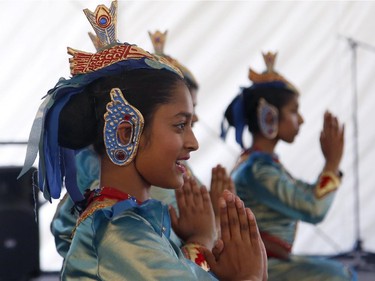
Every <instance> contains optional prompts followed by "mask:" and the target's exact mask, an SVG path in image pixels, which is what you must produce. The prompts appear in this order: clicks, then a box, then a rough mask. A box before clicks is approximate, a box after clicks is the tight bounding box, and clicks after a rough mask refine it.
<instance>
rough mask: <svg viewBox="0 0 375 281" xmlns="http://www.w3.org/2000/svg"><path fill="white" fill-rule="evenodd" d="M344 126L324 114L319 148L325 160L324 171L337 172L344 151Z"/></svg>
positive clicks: (331, 116)
mask: <svg viewBox="0 0 375 281" xmlns="http://www.w3.org/2000/svg"><path fill="white" fill-rule="evenodd" d="M344 129H345V128H344V125H340V124H339V121H338V119H337V117H336V116H334V115H333V114H331V113H330V112H328V111H326V112H325V113H324V122H323V130H322V132H321V134H320V146H321V149H322V152H323V156H324V158H325V160H326V164H325V167H324V170H326V171H331V172H334V173H337V172H338V169H339V165H340V162H341V158H342V154H343V151H344V131H345V130H344Z"/></svg>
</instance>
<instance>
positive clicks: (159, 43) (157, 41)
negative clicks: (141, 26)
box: [148, 30, 198, 88]
mask: <svg viewBox="0 0 375 281" xmlns="http://www.w3.org/2000/svg"><path fill="white" fill-rule="evenodd" d="M167 34H168V30H166V31H164V32H163V33H162V32H160V31H159V30H156V31H155V32H154V33H152V32H150V31H149V32H148V35H149V36H150V39H151V42H152V45H153V47H154V50H155V54H156V55H159V56H162V57H164V58H165V59H167V60H168V61H169V63H171V64H172V65H174V66H175V67H177V68H178V69H179V70H180V71H181V72H182V74H183V76H184V78H185V80H187V81H188V83H190V84H191V85H193V87H195V88H198V82H197V80H196V79H195V77H194V75H193V73H192V72H191V71H190V70H189V69H188V68H187V67H186V66H184V65H183V64H181V63H180V62H179V61H178V60H176V59H174V58H172V57H171V56H169V55H167V54H165V53H164V46H165V42H166V40H167Z"/></svg>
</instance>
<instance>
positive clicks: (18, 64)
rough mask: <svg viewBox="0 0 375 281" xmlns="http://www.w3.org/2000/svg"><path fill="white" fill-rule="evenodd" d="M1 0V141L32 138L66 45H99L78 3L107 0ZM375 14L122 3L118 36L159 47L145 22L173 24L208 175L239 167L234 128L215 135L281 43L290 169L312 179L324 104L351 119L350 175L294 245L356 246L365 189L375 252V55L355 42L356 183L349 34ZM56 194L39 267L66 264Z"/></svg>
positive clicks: (357, 8) (45, 219) (367, 10)
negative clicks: (291, 87) (294, 125)
mask: <svg viewBox="0 0 375 281" xmlns="http://www.w3.org/2000/svg"><path fill="white" fill-rule="evenodd" d="M0 3H1V6H2V7H1V9H2V22H3V24H2V27H1V28H0V37H1V38H2V43H1V52H0V56H1V67H0V72H1V75H0V77H1V78H0V79H1V82H0V112H1V118H0V132H1V134H0V141H2V142H5V141H25V140H27V138H28V134H29V130H30V128H31V124H32V121H33V118H34V116H35V113H36V111H37V108H38V106H39V104H40V98H41V97H42V96H44V95H45V94H46V92H47V91H48V90H49V89H50V88H52V87H53V86H54V84H55V83H56V82H57V80H58V78H59V77H61V76H63V77H69V65H68V58H69V56H68V54H67V53H66V47H67V46H70V47H73V48H76V49H79V50H85V51H89V52H94V47H93V46H92V44H91V42H90V40H89V37H88V36H87V32H88V31H91V30H92V28H91V26H90V24H89V22H88V21H87V20H86V18H85V16H84V14H83V12H82V10H83V9H84V8H89V9H90V10H92V11H93V10H94V9H95V7H96V5H97V4H102V3H103V4H105V5H107V6H109V5H110V1H109V0H104V1H98V0H95V1H57V0H56V1H52V0H51V1H25V0H18V1H13V0H12V1H11V0H9V1H0ZM374 14H375V3H372V2H341V1H338V2H324V1H319V2H311V1H310V2H293V1H292V2H290V1H288V2H267V1H259V2H258V1H254V2H253V1H249V2H244V1H241V2H237V1H178V2H177V1H120V2H119V16H118V23H119V24H118V26H119V27H118V34H119V39H120V41H127V42H131V43H135V44H137V45H139V46H142V47H143V48H145V49H146V50H149V51H153V50H152V45H151V42H150V40H149V37H148V34H147V31H155V30H157V29H159V30H161V31H164V30H166V29H168V31H169V32H168V38H167V44H166V48H165V52H166V53H168V54H171V55H172V56H174V57H175V58H177V59H179V60H180V61H181V62H183V63H184V64H185V65H186V66H188V67H189V68H190V69H191V70H192V71H193V73H194V74H195V76H196V77H197V79H198V80H199V82H200V91H199V99H198V102H199V105H198V107H197V112H198V114H199V116H200V122H198V124H197V126H196V128H195V132H196V135H197V138H198V140H199V142H200V150H199V151H198V152H195V153H193V155H192V159H191V164H192V167H193V170H194V172H195V173H196V174H197V176H198V177H199V178H200V179H201V180H202V181H203V182H204V183H205V184H209V181H210V172H211V168H212V167H213V166H214V165H216V164H218V163H221V164H222V165H224V166H225V167H227V168H228V169H231V168H232V166H233V164H234V162H235V159H236V155H238V153H239V152H240V150H239V148H238V147H237V145H236V144H235V143H234V141H233V139H234V134H233V132H230V134H229V136H228V137H229V138H228V140H227V142H225V143H224V142H223V141H221V140H220V139H219V137H218V135H219V133H220V122H221V118H222V114H223V112H224V110H225V108H226V106H227V104H228V103H229V102H230V101H231V99H232V98H233V97H234V96H235V95H236V94H237V93H238V91H239V87H240V86H248V85H249V84H250V82H249V81H248V78H247V74H248V69H249V66H251V67H253V68H254V69H255V70H257V71H262V70H263V69H264V64H263V61H262V57H261V52H262V51H278V58H277V63H276V69H277V70H278V71H279V72H281V73H282V74H283V75H285V76H286V77H287V78H288V79H290V80H291V81H292V82H293V83H294V84H295V85H297V87H298V88H299V89H300V91H301V93H302V95H301V98H300V104H301V112H302V114H303V116H304V119H305V123H304V125H303V126H302V130H301V132H300V135H299V136H298V137H297V139H296V141H295V143H293V144H292V145H285V144H279V145H278V147H277V152H278V153H279V155H280V157H281V159H282V161H283V163H284V164H285V166H286V167H287V168H288V169H289V170H290V172H291V173H292V174H293V175H295V176H298V177H299V178H301V179H305V180H308V181H313V180H315V178H316V177H317V175H318V173H319V172H320V169H321V167H322V165H323V157H322V155H321V152H320V146H319V133H320V130H321V127H322V122H323V113H324V111H325V110H326V109H329V110H331V111H332V112H333V113H335V114H337V115H338V116H339V118H340V120H341V121H342V122H344V123H345V125H346V133H345V135H346V146H345V155H344V158H343V162H342V170H343V172H344V174H345V176H344V179H343V184H342V186H341V188H340V190H339V191H338V194H337V197H336V199H335V201H334V204H333V206H332V208H331V209H330V211H329V213H328V215H327V217H326V219H325V220H324V221H323V222H322V223H321V224H319V225H317V226H311V225H307V224H301V225H300V227H299V229H298V235H297V238H296V243H295V247H294V249H293V251H294V252H295V253H304V254H336V253H342V252H346V251H350V250H352V248H353V246H354V243H355V241H356V239H357V237H356V228H355V225H356V224H355V222H356V221H357V218H356V216H355V212H354V211H355V204H354V202H355V194H356V193H355V192H356V190H357V189H358V190H359V198H360V201H359V202H360V238H361V239H362V240H363V248H364V249H365V250H366V251H370V252H373V251H375V236H374V235H373V233H374V232H375V220H374V208H375V207H374V206H375V192H374V188H375V186H374V185H375V173H374V171H373V169H374V164H371V163H373V159H375V150H374V149H372V145H373V144H374V143H375V130H374V129H373V123H372V122H374V120H375V118H374V114H373V115H371V112H373V111H372V110H373V108H374V107H375V80H374V69H375V53H374V52H373V51H371V49H365V48H362V45H359V46H358V49H357V50H358V53H357V54H358V61H357V66H358V72H357V78H358V80H357V82H358V83H357V85H358V87H357V89H358V108H359V111H358V147H359V153H358V157H359V166H358V171H359V186H354V185H355V177H354V175H355V174H354V171H355V169H356V167H355V161H354V160H355V154H354V149H355V146H354V145H355V142H354V130H353V124H354V123H353V117H352V115H353V83H352V76H351V75H352V67H351V63H352V61H351V56H352V52H351V49H350V47H349V44H348V41H347V40H346V39H345V38H344V37H350V38H352V39H355V40H358V41H359V42H364V43H366V44H369V45H370V46H375V36H374V33H373V31H374V26H375V18H374ZM340 35H342V36H344V37H340ZM373 113H374V112H373ZM248 143H250V140H248ZM25 150H26V149H25V147H24V146H22V145H19V146H17V145H2V146H0V165H1V166H7V165H22V164H23V159H24V155H25ZM56 201H58V200H56ZM56 203H57V202H54V204H52V205H50V204H49V203H47V204H45V205H43V206H42V207H41V209H40V215H41V221H40V227H41V240H42V243H41V261H42V264H41V266H42V269H43V270H56V269H59V268H60V266H61V259H60V258H59V257H58V255H57V253H56V251H55V248H54V243H53V238H52V236H51V234H50V233H49V222H50V220H51V217H52V215H53V212H54V209H55V207H56Z"/></svg>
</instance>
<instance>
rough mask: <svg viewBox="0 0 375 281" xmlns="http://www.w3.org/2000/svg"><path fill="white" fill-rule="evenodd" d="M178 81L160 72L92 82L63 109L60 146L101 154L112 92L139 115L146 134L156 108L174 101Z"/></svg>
mask: <svg viewBox="0 0 375 281" xmlns="http://www.w3.org/2000/svg"><path fill="white" fill-rule="evenodd" d="M178 81H181V82H182V83H183V80H182V78H180V77H179V76H178V75H177V74H175V73H173V72H171V71H168V70H163V69H162V70H158V69H135V70H130V71H129V70H128V71H122V72H120V73H117V74H116V75H111V76H106V77H101V78H99V79H97V80H95V81H94V82H93V83H91V84H90V85H88V86H87V87H86V88H85V89H84V90H83V92H82V93H79V94H76V95H75V96H73V97H72V98H71V99H70V101H69V102H68V104H67V105H66V106H65V107H64V108H63V109H62V111H61V113H60V118H59V144H60V145H61V146H64V147H67V148H71V149H79V148H83V147H86V146H88V145H90V144H93V145H94V148H95V150H96V151H97V152H98V153H99V154H102V153H103V152H104V142H103V127H104V114H105V112H106V105H107V103H108V102H109V101H110V95H109V93H110V91H111V89H112V88H120V89H121V91H122V93H123V95H124V97H125V99H126V100H127V101H128V102H129V103H130V104H131V105H132V106H134V107H136V108H137V109H138V110H139V111H140V112H141V113H142V115H143V118H144V122H145V125H144V131H147V128H148V126H149V124H150V123H151V120H152V116H153V114H154V112H155V111H156V109H157V108H158V106H159V105H161V104H166V103H168V102H169V101H170V100H171V99H172V98H173V91H172V89H173V88H174V87H175V86H176V85H177V83H178Z"/></svg>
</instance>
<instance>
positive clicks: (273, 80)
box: [249, 52, 298, 94]
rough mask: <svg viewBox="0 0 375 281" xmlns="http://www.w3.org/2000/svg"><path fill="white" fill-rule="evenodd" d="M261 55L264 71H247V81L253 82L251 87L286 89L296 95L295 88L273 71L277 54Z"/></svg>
mask: <svg viewBox="0 0 375 281" xmlns="http://www.w3.org/2000/svg"><path fill="white" fill-rule="evenodd" d="M262 55H263V59H264V63H265V64H266V70H265V71H264V72H262V73H257V72H255V71H254V70H253V69H252V68H250V69H249V79H250V81H251V82H253V85H252V87H254V88H256V87H272V88H286V89H289V90H291V91H293V92H295V93H297V94H298V91H297V89H296V87H294V85H293V84H292V83H290V82H289V81H288V80H287V79H285V78H284V77H283V76H282V75H281V74H279V73H278V72H277V71H276V70H275V69H274V66H275V61H276V56H277V53H271V52H267V53H262Z"/></svg>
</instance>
